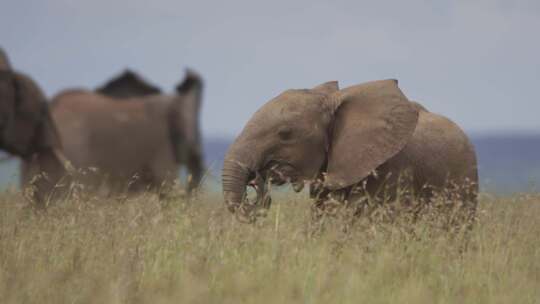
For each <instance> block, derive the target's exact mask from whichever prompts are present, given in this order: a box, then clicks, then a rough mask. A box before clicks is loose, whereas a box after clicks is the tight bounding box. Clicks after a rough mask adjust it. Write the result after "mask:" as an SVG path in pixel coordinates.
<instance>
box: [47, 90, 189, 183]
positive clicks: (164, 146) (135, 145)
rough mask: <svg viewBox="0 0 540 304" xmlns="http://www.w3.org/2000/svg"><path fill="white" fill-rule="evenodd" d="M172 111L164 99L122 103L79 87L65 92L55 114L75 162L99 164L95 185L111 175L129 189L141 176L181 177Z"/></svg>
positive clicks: (155, 178)
mask: <svg viewBox="0 0 540 304" xmlns="http://www.w3.org/2000/svg"><path fill="white" fill-rule="evenodd" d="M167 110H168V104H167V102H165V101H162V100H148V99H134V100H133V102H129V103H118V102H116V101H114V100H112V99H111V98H109V97H106V96H103V95H101V94H96V93H93V92H88V91H80V90H78V91H68V92H63V93H61V94H59V95H58V96H57V97H56V98H55V99H54V102H53V105H52V109H51V114H52V117H53V119H54V121H55V123H56V125H57V126H58V129H59V133H60V137H61V139H62V143H63V146H64V147H63V148H64V152H65V154H66V156H67V158H68V159H69V160H70V161H71V162H72V163H73V165H74V166H75V167H76V168H78V169H82V170H85V169H89V168H91V169H93V168H96V169H97V172H98V176H99V178H98V177H96V178H97V180H96V181H94V182H93V184H94V185H95V184H96V183H98V182H99V181H100V180H101V179H102V178H103V175H105V176H106V177H107V178H108V179H110V180H109V181H108V182H109V183H110V184H111V185H112V186H113V187H121V188H125V187H127V184H128V183H131V185H132V186H133V187H135V186H136V185H137V181H138V182H140V183H141V184H143V185H141V186H151V185H150V184H152V186H155V185H158V184H161V183H163V182H165V181H170V180H172V179H174V178H175V177H176V173H177V170H178V165H177V163H176V161H175V155H174V150H173V148H172V144H171V141H170V136H169V125H168V123H167V119H168V112H167ZM90 171H92V170H90ZM85 181H86V182H87V183H90V181H88V180H85Z"/></svg>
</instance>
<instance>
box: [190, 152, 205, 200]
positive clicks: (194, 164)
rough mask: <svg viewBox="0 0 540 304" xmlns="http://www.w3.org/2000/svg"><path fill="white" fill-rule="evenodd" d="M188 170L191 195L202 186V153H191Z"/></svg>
mask: <svg viewBox="0 0 540 304" xmlns="http://www.w3.org/2000/svg"><path fill="white" fill-rule="evenodd" d="M187 169H188V172H189V175H188V181H187V193H188V195H190V194H191V193H192V192H193V190H195V189H196V188H197V187H199V186H200V183H201V180H202V177H203V174H204V164H203V158H202V155H200V153H197V152H193V153H190V155H189V157H188V161H187Z"/></svg>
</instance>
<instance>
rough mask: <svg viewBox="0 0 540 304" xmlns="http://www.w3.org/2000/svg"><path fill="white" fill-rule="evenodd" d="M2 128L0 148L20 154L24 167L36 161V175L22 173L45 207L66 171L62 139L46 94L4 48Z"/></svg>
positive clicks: (0, 101) (0, 91) (0, 56)
mask: <svg viewBox="0 0 540 304" xmlns="http://www.w3.org/2000/svg"><path fill="white" fill-rule="evenodd" d="M0 130H1V131H0V132H1V133H0V149H2V150H5V151H7V152H9V153H10V154H12V155H15V156H18V157H20V158H21V160H22V166H23V167H24V166H28V164H30V163H32V164H33V169H34V172H35V173H36V174H35V176H36V178H35V179H31V178H30V176H29V174H22V176H21V178H22V184H23V185H26V186H32V187H33V188H34V190H35V191H33V194H32V199H33V200H34V201H35V202H37V203H38V205H40V206H43V204H44V203H45V202H46V201H47V199H48V198H49V197H50V195H51V194H53V192H54V190H55V186H56V185H57V183H58V181H59V180H60V179H61V178H62V177H64V176H65V174H66V170H65V168H64V164H63V162H62V159H63V155H62V151H61V150H62V146H61V141H60V138H59V136H58V132H57V130H56V127H55V124H54V123H53V121H52V119H51V116H50V113H49V109H48V106H47V101H46V98H45V95H44V94H43V92H42V91H41V89H40V88H39V86H38V85H37V84H36V83H35V82H34V81H33V80H32V79H31V78H30V77H29V76H27V75H24V74H22V73H20V72H18V71H15V70H13V69H12V67H11V65H10V63H9V60H8V58H7V55H6V53H5V52H4V51H3V50H1V49H0ZM43 172H46V175H41V176H39V177H37V175H38V174H40V173H43Z"/></svg>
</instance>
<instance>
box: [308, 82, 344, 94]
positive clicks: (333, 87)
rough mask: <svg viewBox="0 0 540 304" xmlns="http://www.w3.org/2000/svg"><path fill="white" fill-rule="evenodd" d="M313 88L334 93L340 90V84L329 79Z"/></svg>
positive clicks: (325, 92) (316, 90)
mask: <svg viewBox="0 0 540 304" xmlns="http://www.w3.org/2000/svg"><path fill="white" fill-rule="evenodd" d="M311 90H312V91H315V92H318V93H323V94H332V93H335V92H337V91H339V84H338V82H337V81H328V82H325V83H321V84H320V85H318V86H316V87H314V88H313V89H311Z"/></svg>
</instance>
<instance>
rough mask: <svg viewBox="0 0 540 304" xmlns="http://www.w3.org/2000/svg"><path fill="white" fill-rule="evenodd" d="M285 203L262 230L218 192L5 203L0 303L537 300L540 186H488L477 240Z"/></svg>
mask: <svg viewBox="0 0 540 304" xmlns="http://www.w3.org/2000/svg"><path fill="white" fill-rule="evenodd" d="M309 206H310V202H309V201H308V200H307V199H306V198H304V197H301V196H287V197H282V198H281V199H276V200H275V203H274V205H273V206H272V210H271V212H270V214H269V215H268V217H266V218H264V219H261V220H259V221H258V222H257V223H256V224H255V225H246V224H241V223H239V222H237V221H236V220H235V219H234V217H233V216H231V215H230V214H229V213H228V212H227V211H226V210H225V209H224V208H223V206H222V202H221V199H220V197H219V196H212V195H205V196H202V197H201V198H199V199H197V200H195V201H193V202H189V203H188V202H186V201H182V200H174V201H169V202H159V201H158V200H157V199H156V198H155V197H153V196H151V195H144V196H141V197H138V198H136V199H131V200H127V201H120V202H119V201H113V200H110V201H104V200H99V199H90V200H72V201H66V202H59V203H55V204H53V205H52V206H50V208H49V209H48V210H47V212H36V211H34V210H32V209H30V208H27V206H26V203H25V202H24V200H23V199H22V198H20V197H19V196H18V195H17V194H14V193H11V192H5V193H3V194H2V198H1V200H0V303H6V304H7V303H540V195H538V194H523V195H515V196H513V197H508V198H497V197H492V196H489V195H485V194H484V195H482V198H481V201H480V205H479V210H480V211H479V214H478V218H479V219H478V223H477V224H476V226H475V228H474V229H473V230H472V232H470V234H469V235H468V236H467V238H468V243H467V246H466V247H465V246H463V244H464V240H463V237H462V236H463V235H462V234H460V233H448V232H446V231H445V230H444V229H440V228H439V225H437V223H436V220H434V219H433V218H426V219H423V220H420V221H418V222H417V223H415V224H413V223H410V221H407V220H399V219H398V220H396V221H393V222H392V223H390V222H388V221H384V220H377V219H375V220H372V221H368V220H361V221H359V222H358V223H357V224H356V225H354V226H353V227H352V228H350V229H348V230H347V231H344V229H343V227H344V225H343V220H340V219H339V218H329V219H327V221H326V223H325V225H324V229H316V227H315V226H314V224H313V222H312V220H311V216H310V211H309V209H310V208H309Z"/></svg>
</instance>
